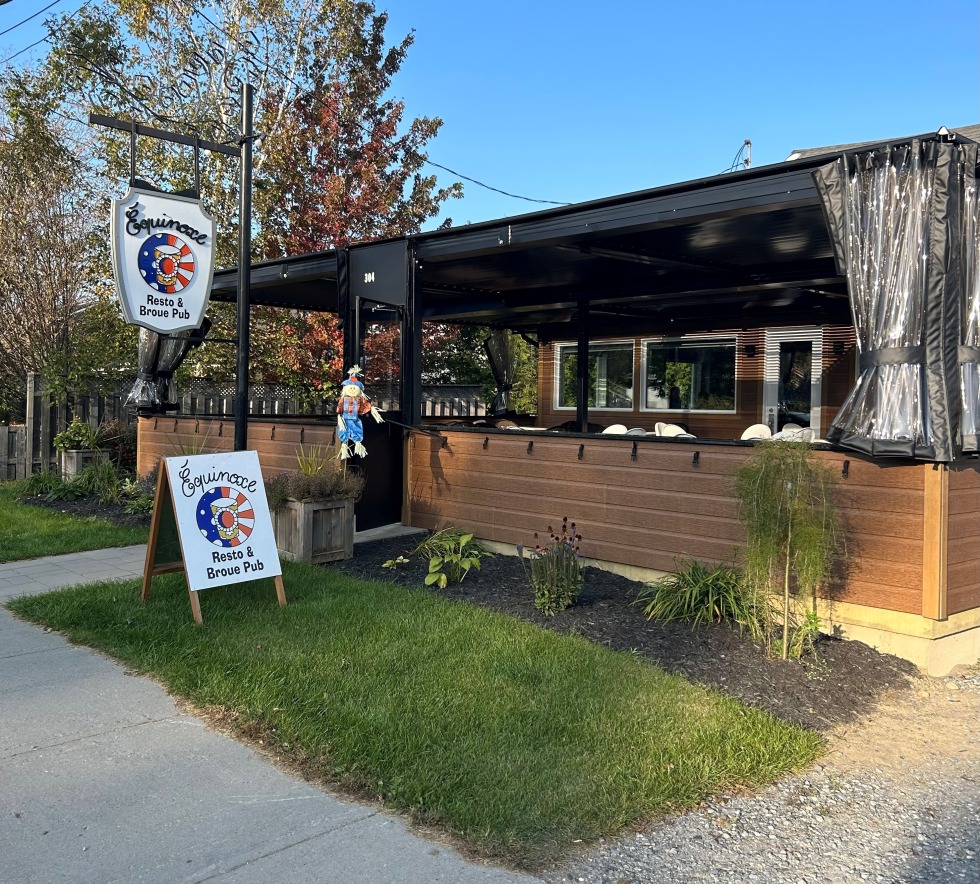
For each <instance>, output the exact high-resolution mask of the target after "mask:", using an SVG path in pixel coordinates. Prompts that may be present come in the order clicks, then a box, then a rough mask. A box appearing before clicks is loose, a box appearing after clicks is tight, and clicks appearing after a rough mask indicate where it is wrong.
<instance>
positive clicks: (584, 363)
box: [575, 297, 589, 433]
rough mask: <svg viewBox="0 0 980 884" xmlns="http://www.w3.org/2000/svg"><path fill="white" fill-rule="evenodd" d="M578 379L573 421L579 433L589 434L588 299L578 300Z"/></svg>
mask: <svg viewBox="0 0 980 884" xmlns="http://www.w3.org/2000/svg"><path fill="white" fill-rule="evenodd" d="M577 355H578V359H577V362H578V377H577V378H576V384H575V405H576V409H575V419H576V422H577V423H578V431H579V432H580V433H588V432H589V299H588V298H586V297H580V298H579V299H578V350H577Z"/></svg>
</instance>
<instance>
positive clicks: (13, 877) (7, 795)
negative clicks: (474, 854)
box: [0, 535, 537, 884]
mask: <svg viewBox="0 0 980 884" xmlns="http://www.w3.org/2000/svg"><path fill="white" fill-rule="evenodd" d="M358 539H368V537H367V536H365V535H361V536H360V537H359V538H358ZM145 550H146V548H145V546H136V547H127V548H123V549H109V550H98V551H95V552H86V553H78V554H75V555H68V556H50V557H47V558H44V559H36V560H34V561H30V562H13V563H10V564H5V565H0V601H4V600H6V599H9V598H12V597H14V596H17V595H21V594H24V593H35V592H42V591H45V590H48V589H54V588H57V587H61V586H67V585H71V584H75V583H81V582H91V581H94V580H104V579H128V578H133V577H139V576H140V575H141V574H142V571H143V561H144V557H145V554H146V553H145ZM212 880H221V881H228V882H267V881H268V882H272V881H275V882H288V884H305V882H311V884H312V882H324V884H328V882H329V884H362V882H363V884H396V882H398V884H401V882H405V884H409V882H413V884H414V882H446V884H450V882H452V884H455V882H459V884H470V882H473V884H477V882H479V884H520V882H524V884H531V882H534V881H536V880H537V879H535V878H531V877H528V876H526V875H520V874H515V873H512V872H509V871H506V870H503V869H498V868H493V867H488V866H483V865H479V864H474V863H470V862H467V861H465V860H464V859H463V858H462V857H460V856H459V854H457V853H456V852H455V851H453V850H451V849H449V848H447V847H445V846H444V845H442V844H439V843H435V842H430V841H427V840H425V839H423V838H420V837H418V836H417V835H415V834H413V833H412V832H411V831H409V830H408V828H407V827H406V825H405V823H404V822H403V821H402V820H401V819H399V818H397V817H394V816H388V815H386V814H384V813H379V812H378V811H377V810H375V809H374V808H371V807H368V806H365V805H361V804H358V803H356V802H354V801H348V800H345V799H342V798H337V797H334V796H332V795H329V794H327V793H325V792H322V791H321V790H319V789H316V788H313V787H312V786H310V785H308V784H307V783H305V782H302V781H300V780H297V779H294V778H293V777H291V776H288V775H287V774H285V773H283V772H282V771H280V770H278V769H277V768H275V767H273V766H272V765H270V764H268V763H267V762H266V761H264V760H263V759H262V758H261V757H259V756H258V755H256V754H254V753H253V752H252V751H251V750H250V749H249V748H248V747H247V746H245V745H243V744H241V743H238V742H236V741H235V740H233V739H231V738H229V737H226V736H223V735H221V734H218V733H215V732H214V731H212V730H210V729H209V728H208V727H207V726H206V725H205V724H204V722H203V721H202V720H201V719H199V718H196V717H194V716H190V715H185V714H182V713H181V712H179V711H178V710H177V708H176V707H175V706H174V703H173V701H172V700H171V699H170V697H169V696H168V695H167V694H166V693H165V692H164V691H163V690H162V689H161V688H160V687H159V686H158V685H157V684H156V683H155V682H153V681H151V680H150V679H146V678H140V677H132V676H130V675H128V674H127V673H126V671H125V670H124V669H123V668H122V667H121V666H119V665H117V664H115V663H113V662H111V661H110V660H108V659H107V658H105V657H103V656H101V655H100V654H96V653H93V652H92V651H88V650H85V649H83V648H77V647H72V646H71V645H69V644H68V643H67V642H66V641H65V640H64V639H63V638H61V637H60V636H58V635H55V634H53V633H48V632H45V631H44V630H42V629H39V628H37V627H34V626H30V625H28V624H26V623H23V622H20V621H18V620H16V619H14V618H13V617H11V615H10V614H9V613H8V612H7V611H5V610H0V882H2V884H21V882H44V884H48V882H54V881H65V882H72V884H83V882H93V884H94V882H98V884H106V882H119V881H151V882H168V884H169V882H200V881H212Z"/></svg>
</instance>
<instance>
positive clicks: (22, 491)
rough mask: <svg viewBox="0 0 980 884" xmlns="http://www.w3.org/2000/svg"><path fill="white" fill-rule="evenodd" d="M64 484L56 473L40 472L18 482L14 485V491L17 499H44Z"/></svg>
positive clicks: (53, 471)
mask: <svg viewBox="0 0 980 884" xmlns="http://www.w3.org/2000/svg"><path fill="white" fill-rule="evenodd" d="M64 484H65V482H64V479H62V478H61V475H60V474H59V473H58V472H57V471H55V470H42V471H41V472H40V473H34V474H33V475H32V476H28V477H27V478H26V479H20V480H18V481H17V482H16V483H15V484H14V491H15V493H16V494H17V496H18V497H45V496H46V495H48V494H50V493H51V492H52V491H54V490H55V489H56V488H59V487H60V486H62V485H64Z"/></svg>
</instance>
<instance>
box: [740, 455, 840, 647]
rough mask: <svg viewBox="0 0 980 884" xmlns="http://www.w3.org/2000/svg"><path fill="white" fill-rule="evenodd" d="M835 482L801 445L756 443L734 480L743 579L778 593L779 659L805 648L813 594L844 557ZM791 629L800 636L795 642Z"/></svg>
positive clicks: (763, 590) (813, 606) (809, 639)
mask: <svg viewBox="0 0 980 884" xmlns="http://www.w3.org/2000/svg"><path fill="white" fill-rule="evenodd" d="M836 482H837V480H836V477H835V475H834V473H833V471H832V470H831V469H830V468H829V467H828V466H827V464H825V463H823V462H822V461H820V460H819V459H818V458H817V456H816V455H815V454H814V453H813V451H812V450H811V449H810V446H809V445H808V444H807V443H805V442H775V441H773V442H769V441H767V442H760V443H759V444H758V445H757V446H756V447H755V450H754V451H753V453H752V456H751V457H749V458H748V460H746V461H745V463H744V464H743V465H742V467H741V468H740V469H739V470H738V472H737V473H736V475H735V493H736V495H737V497H738V501H739V514H740V516H741V519H742V522H743V524H744V525H745V533H746V537H747V540H748V542H747V544H746V550H745V578H746V581H747V582H748V583H749V584H750V585H751V586H752V587H753V588H754V589H755V590H756V591H757V592H758V593H760V594H761V593H769V592H773V591H775V590H777V589H778V590H781V591H782V596H783V611H782V639H781V641H780V642H779V650H780V653H781V656H782V658H783V659H784V660H785V659H788V658H789V657H790V656H791V652H792V651H793V649H795V648H803V649H805V647H806V646H807V644H810V643H812V638H813V636H812V632H813V623H814V622H816V604H817V589H818V588H819V587H820V586H821V585H822V584H824V583H825V582H826V581H827V580H828V579H829V577H830V574H831V569H832V567H833V564H834V560H835V558H836V556H837V555H838V554H840V553H843V552H844V550H843V536H844V535H843V531H842V530H841V522H840V516H839V514H838V512H837V506H836V501H835V496H836ZM801 608H802V609H803V611H806V610H807V609H809V611H810V612H812V613H813V617H809V615H807V614H801ZM798 629H803V630H804V632H803V635H802V636H801V637H800V638H799V639H796V638H794V637H793V636H792V633H794V632H795V631H796V630H798Z"/></svg>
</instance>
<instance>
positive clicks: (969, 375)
mask: <svg viewBox="0 0 980 884" xmlns="http://www.w3.org/2000/svg"><path fill="white" fill-rule="evenodd" d="M963 153H964V156H963V157H962V161H961V163H960V169H959V173H960V175H961V176H962V189H963V213H962V220H963V229H962V232H961V240H962V256H963V276H962V278H963V298H962V311H963V312H962V315H961V317H960V334H961V346H960V348H959V352H958V361H959V366H960V401H961V406H962V416H961V418H960V433H961V439H962V450H963V452H964V453H966V454H969V453H974V452H977V451H980V441H978V436H980V199H978V194H977V183H976V174H975V170H976V155H977V149H976V148H975V147H973V149H972V151H964V152H963Z"/></svg>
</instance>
